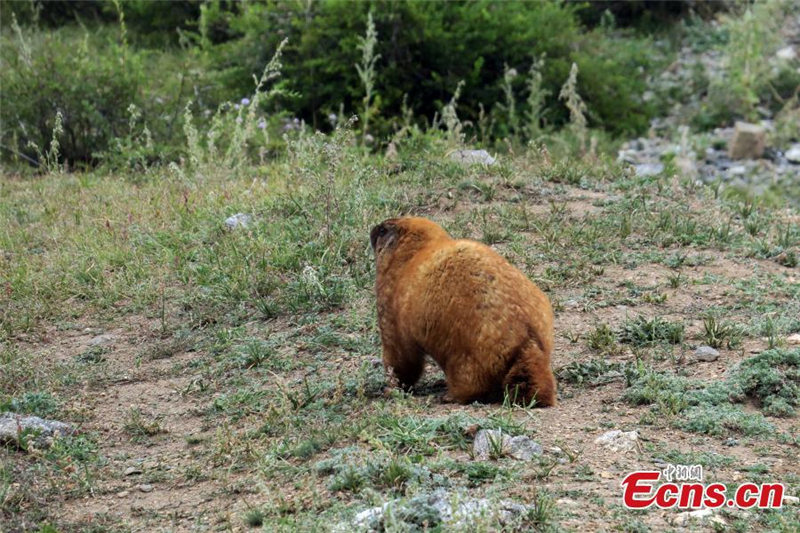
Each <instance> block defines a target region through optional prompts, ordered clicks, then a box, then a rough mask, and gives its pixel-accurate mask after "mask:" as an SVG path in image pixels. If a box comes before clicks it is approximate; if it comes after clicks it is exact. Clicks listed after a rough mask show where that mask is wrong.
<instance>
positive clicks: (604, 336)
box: [586, 324, 621, 355]
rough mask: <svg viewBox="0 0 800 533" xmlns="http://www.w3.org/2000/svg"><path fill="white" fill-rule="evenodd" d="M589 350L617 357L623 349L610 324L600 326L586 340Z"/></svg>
mask: <svg viewBox="0 0 800 533" xmlns="http://www.w3.org/2000/svg"><path fill="white" fill-rule="evenodd" d="M586 342H587V344H588V345H589V348H591V349H592V350H596V351H597V352H599V353H601V354H603V355H617V354H619V353H620V351H621V347H620V346H619V344H618V343H617V336H616V335H615V334H614V331H613V330H612V329H611V327H610V326H609V325H608V324H599V325H598V326H597V327H596V328H595V329H594V330H593V331H592V332H591V333H589V335H588V336H587V338H586Z"/></svg>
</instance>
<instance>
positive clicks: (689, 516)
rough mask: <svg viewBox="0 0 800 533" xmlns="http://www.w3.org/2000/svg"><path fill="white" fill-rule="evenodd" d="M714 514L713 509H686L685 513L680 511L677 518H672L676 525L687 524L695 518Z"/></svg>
mask: <svg viewBox="0 0 800 533" xmlns="http://www.w3.org/2000/svg"><path fill="white" fill-rule="evenodd" d="M712 514H714V513H713V512H712V511H711V509H698V510H697V511H686V512H683V513H678V514H677V515H676V516H675V518H673V519H672V523H673V524H674V525H676V526H685V525H687V524H688V523H689V522H691V521H692V520H693V519H697V518H707V517H709V516H711V515H712Z"/></svg>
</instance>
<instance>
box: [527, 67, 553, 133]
mask: <svg viewBox="0 0 800 533" xmlns="http://www.w3.org/2000/svg"><path fill="white" fill-rule="evenodd" d="M544 60H545V55H544V54H542V55H541V56H540V57H538V58H534V60H533V62H532V63H531V68H530V70H529V71H528V79H527V89H528V98H527V100H526V104H527V109H526V110H525V134H526V135H527V137H528V140H529V141H533V140H535V139H537V138H539V136H540V135H541V133H542V120H543V119H544V104H545V99H546V98H547V97H548V96H549V95H550V91H548V90H546V89H544V88H543V86H542V82H543V77H542V70H543V69H544Z"/></svg>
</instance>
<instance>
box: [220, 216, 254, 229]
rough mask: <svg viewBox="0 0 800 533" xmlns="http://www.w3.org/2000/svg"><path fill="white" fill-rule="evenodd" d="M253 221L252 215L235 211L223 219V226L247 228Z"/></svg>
mask: <svg viewBox="0 0 800 533" xmlns="http://www.w3.org/2000/svg"><path fill="white" fill-rule="evenodd" d="M252 221H253V217H251V216H250V215H247V214H245V213H236V214H235V215H233V216H231V217H228V218H226V219H225V227H227V228H228V229H236V228H247V227H248V226H249V225H250V223H251V222H252Z"/></svg>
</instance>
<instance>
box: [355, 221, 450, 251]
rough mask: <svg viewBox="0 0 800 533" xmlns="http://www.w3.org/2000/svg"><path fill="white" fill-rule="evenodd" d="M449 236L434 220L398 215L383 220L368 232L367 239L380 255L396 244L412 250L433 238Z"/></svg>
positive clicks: (446, 237)
mask: <svg viewBox="0 0 800 533" xmlns="http://www.w3.org/2000/svg"><path fill="white" fill-rule="evenodd" d="M449 238H450V236H449V235H448V234H447V232H446V231H445V230H444V229H442V227H441V226H439V225H438V224H436V223H435V222H431V221H430V220H428V219H425V218H419V217H400V218H390V219H387V220H384V221H383V222H381V223H380V224H378V225H377V226H375V227H374V228H372V231H370V232H369V241H370V243H371V244H372V249H373V250H374V251H375V257H380V256H381V255H382V254H385V253H387V252H390V251H394V250H395V249H396V248H398V246H401V245H402V247H403V249H404V250H405V249H406V248H409V250H408V251H409V252H412V251H413V250H414V249H416V248H417V247H418V246H421V245H423V244H426V243H428V242H430V241H431V240H435V239H449Z"/></svg>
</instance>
